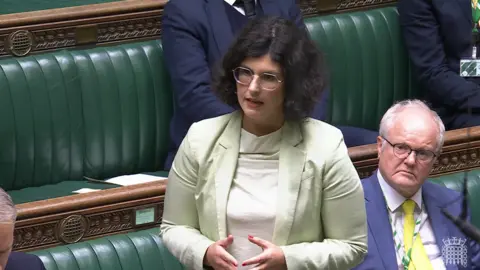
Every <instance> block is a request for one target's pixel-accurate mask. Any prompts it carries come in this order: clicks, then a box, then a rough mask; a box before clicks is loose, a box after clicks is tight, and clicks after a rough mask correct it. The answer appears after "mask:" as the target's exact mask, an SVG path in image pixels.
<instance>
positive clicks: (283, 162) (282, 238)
mask: <svg viewBox="0 0 480 270" xmlns="http://www.w3.org/2000/svg"><path fill="white" fill-rule="evenodd" d="M301 141H302V136H301V134H300V131H299V128H298V126H296V124H292V123H289V122H285V125H284V127H283V130H282V142H281V146H280V160H279V179H278V192H277V194H278V195H277V196H278V199H277V215H276V219H275V228H274V230H273V240H272V242H273V243H275V244H276V245H280V246H281V245H285V244H287V241H288V237H289V234H290V229H291V228H292V223H293V219H294V217H295V206H296V204H297V199H298V191H299V188H300V179H301V176H302V172H303V167H304V164H305V151H304V150H303V149H301V148H300V147H297V146H298V144H299V143H300V142H301Z"/></svg>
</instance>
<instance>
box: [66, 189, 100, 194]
mask: <svg viewBox="0 0 480 270" xmlns="http://www.w3.org/2000/svg"><path fill="white" fill-rule="evenodd" d="M98 190H101V189H93V188H81V189H79V190H75V191H72V193H88V192H94V191H98Z"/></svg>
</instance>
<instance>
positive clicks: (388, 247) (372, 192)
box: [363, 172, 397, 270]
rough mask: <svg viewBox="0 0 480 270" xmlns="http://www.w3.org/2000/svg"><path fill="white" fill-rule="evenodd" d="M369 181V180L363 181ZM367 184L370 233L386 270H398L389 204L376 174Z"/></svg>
mask: <svg viewBox="0 0 480 270" xmlns="http://www.w3.org/2000/svg"><path fill="white" fill-rule="evenodd" d="M363 181H367V180H363ZM368 181H369V182H368V184H365V187H364V192H365V199H366V206H365V207H366V209H367V216H368V227H369V233H370V234H371V236H372V238H373V239H374V241H375V243H376V246H377V249H378V252H379V253H380V254H381V258H382V262H383V267H384V269H391V270H394V269H397V255H396V252H395V242H394V241H393V232H392V225H391V224H390V221H389V219H388V209H387V202H386V201H385V197H384V196H383V192H382V189H381V188H380V184H379V183H378V179H377V172H375V173H374V174H373V175H372V176H371V177H370V178H369V179H368Z"/></svg>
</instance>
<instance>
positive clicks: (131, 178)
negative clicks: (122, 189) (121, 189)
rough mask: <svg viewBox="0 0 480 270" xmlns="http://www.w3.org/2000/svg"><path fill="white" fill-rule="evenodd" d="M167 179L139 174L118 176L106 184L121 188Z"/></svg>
mask: <svg viewBox="0 0 480 270" xmlns="http://www.w3.org/2000/svg"><path fill="white" fill-rule="evenodd" d="M165 179H167V178H166V177H161V176H154V175H148V174H141V173H139V174H130V175H122V176H117V177H114V178H110V179H108V180H106V181H105V182H107V183H111V184H117V185H120V186H131V185H136V184H143V183H149V182H154V181H164V180H165Z"/></svg>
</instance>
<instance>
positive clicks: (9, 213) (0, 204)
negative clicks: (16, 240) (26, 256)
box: [0, 188, 17, 270]
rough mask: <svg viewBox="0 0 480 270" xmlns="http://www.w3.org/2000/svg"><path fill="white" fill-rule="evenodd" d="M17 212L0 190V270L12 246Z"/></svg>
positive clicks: (5, 263)
mask: <svg viewBox="0 0 480 270" xmlns="http://www.w3.org/2000/svg"><path fill="white" fill-rule="evenodd" d="M16 218H17V211H16V209H15V205H14V204H13V201H12V198H10V196H9V195H8V194H7V192H5V191H4V190H3V189H1V188H0V270H1V269H5V266H6V265H7V261H8V256H9V255H10V252H11V251H12V246H13V230H14V228H15V220H16Z"/></svg>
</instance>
